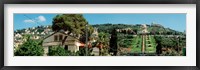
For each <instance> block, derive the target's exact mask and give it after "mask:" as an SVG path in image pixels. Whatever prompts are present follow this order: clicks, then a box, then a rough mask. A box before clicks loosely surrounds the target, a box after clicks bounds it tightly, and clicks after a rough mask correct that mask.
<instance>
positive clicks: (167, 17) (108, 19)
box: [14, 14, 186, 32]
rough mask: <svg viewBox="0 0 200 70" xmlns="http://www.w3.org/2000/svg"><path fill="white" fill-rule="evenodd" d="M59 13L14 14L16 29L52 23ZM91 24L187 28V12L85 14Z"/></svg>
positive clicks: (180, 29)
mask: <svg viewBox="0 0 200 70" xmlns="http://www.w3.org/2000/svg"><path fill="white" fill-rule="evenodd" d="M56 15H57V14H14V30H18V29H23V28H29V27H36V26H40V25H52V20H53V18H54V17H55V16H56ZM83 16H84V18H85V19H86V20H87V21H88V22H89V24H91V25H94V24H105V23H112V24H119V23H120V24H133V25H134V24H151V23H152V22H154V23H156V24H161V25H163V26H164V27H168V28H171V29H174V30H177V31H181V32H183V31H184V30H185V29H186V14H83Z"/></svg>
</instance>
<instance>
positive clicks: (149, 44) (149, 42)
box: [145, 35, 156, 53]
mask: <svg viewBox="0 0 200 70" xmlns="http://www.w3.org/2000/svg"><path fill="white" fill-rule="evenodd" d="M148 37H149V39H148ZM145 43H146V44H145V46H146V47H145V53H155V52H156V42H155V39H154V37H153V36H150V35H147V38H146V41H145Z"/></svg>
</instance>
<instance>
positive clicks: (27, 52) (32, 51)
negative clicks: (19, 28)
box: [14, 37, 44, 56]
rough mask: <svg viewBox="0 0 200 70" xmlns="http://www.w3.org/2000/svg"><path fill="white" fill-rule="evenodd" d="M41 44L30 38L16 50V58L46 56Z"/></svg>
mask: <svg viewBox="0 0 200 70" xmlns="http://www.w3.org/2000/svg"><path fill="white" fill-rule="evenodd" d="M39 44H40V42H38V41H36V40H31V39H30V37H28V39H27V41H26V42H25V43H23V44H22V45H21V46H19V48H17V49H16V50H15V53H14V55H15V56H42V55H43V54H44V49H43V47H42V46H41V45H39Z"/></svg>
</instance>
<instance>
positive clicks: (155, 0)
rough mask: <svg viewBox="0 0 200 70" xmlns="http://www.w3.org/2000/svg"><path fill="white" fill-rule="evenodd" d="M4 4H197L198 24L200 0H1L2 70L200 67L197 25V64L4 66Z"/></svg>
mask: <svg viewBox="0 0 200 70" xmlns="http://www.w3.org/2000/svg"><path fill="white" fill-rule="evenodd" d="M4 4H196V6H197V9H196V12H197V17H196V18H197V20H196V22H197V26H200V25H199V24H198V23H199V20H198V18H199V13H198V12H200V9H199V8H200V7H198V6H199V5H200V1H198V0H1V1H0V12H1V13H0V18H1V21H0V22H1V23H0V39H1V42H0V45H1V46H0V57H1V58H0V69H1V70H80V69H83V70H149V69H150V70H199V69H200V61H199V60H200V58H199V57H200V52H199V50H200V48H199V47H198V45H199V44H198V41H199V37H198V35H199V33H200V32H199V31H198V29H200V28H198V27H197V35H196V36H197V37H196V38H197V47H196V51H197V52H196V66H161V67H158V66H123V67H119V66H118V67H113V66H104V67H99V66H98V67H83V66H79V67H74V66H72V67H69V66H62V67H53V66H51V67H46V66H45V67H42V66H34V67H32V66H31V67H30V66H28V67H27V66H26V67H25V66H19V67H16V66H4V47H6V46H4Z"/></svg>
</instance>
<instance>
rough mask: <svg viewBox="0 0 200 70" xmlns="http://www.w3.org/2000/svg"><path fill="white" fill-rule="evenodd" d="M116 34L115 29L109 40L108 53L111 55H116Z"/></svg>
mask: <svg viewBox="0 0 200 70" xmlns="http://www.w3.org/2000/svg"><path fill="white" fill-rule="evenodd" d="M117 49H118V48H117V32H116V29H113V30H112V35H111V39H110V50H109V52H112V53H113V55H115V56H116V55H117Z"/></svg>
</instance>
